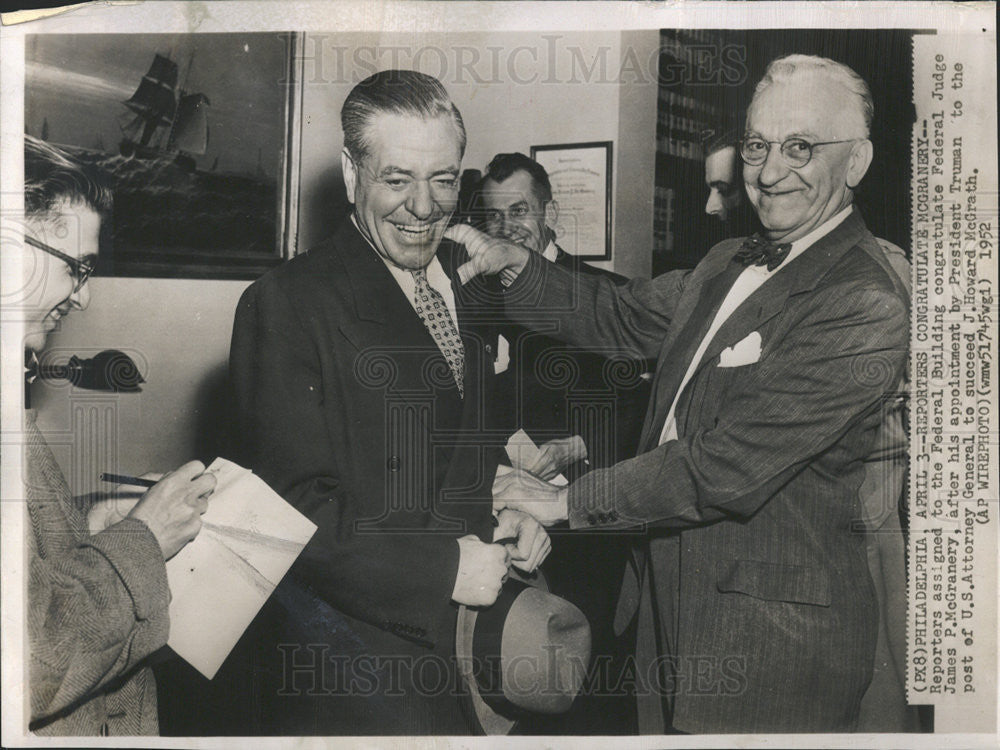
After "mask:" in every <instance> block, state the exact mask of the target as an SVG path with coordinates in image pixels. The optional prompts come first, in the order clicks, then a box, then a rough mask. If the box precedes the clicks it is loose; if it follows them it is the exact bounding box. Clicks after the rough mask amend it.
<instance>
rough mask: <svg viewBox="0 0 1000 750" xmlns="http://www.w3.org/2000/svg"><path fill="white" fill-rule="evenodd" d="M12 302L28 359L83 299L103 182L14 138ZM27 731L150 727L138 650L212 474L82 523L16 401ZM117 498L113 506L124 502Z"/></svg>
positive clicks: (173, 482) (160, 607) (177, 482)
mask: <svg viewBox="0 0 1000 750" xmlns="http://www.w3.org/2000/svg"><path fill="white" fill-rule="evenodd" d="M24 174H25V187H24V202H25V222H24V242H23V244H20V243H14V242H11V243H9V244H7V243H5V247H4V249H3V254H4V256H5V260H6V259H10V257H11V255H14V254H19V255H20V258H19V260H20V263H21V266H22V268H23V269H24V284H23V285H22V288H21V294H20V299H18V300H17V301H16V302H11V304H10V309H14V308H16V309H17V312H18V315H19V317H20V318H21V319H22V320H23V323H24V347H25V353H26V355H27V357H28V360H27V361H30V360H36V361H37V359H36V358H37V354H38V353H39V352H40V351H41V350H42V349H43V348H44V346H45V343H46V339H47V338H48V335H49V334H50V333H52V332H53V331H54V330H56V329H57V328H58V327H59V324H60V321H61V320H62V318H64V317H66V316H67V315H69V314H70V313H72V312H75V311H76V310H82V309H84V308H86V307H87V304H88V303H89V301H90V291H89V288H88V286H87V281H88V279H89V277H90V275H91V274H92V273H93V270H94V266H95V263H96V261H97V251H98V244H99V235H100V227H101V222H102V220H103V218H104V215H105V214H106V213H107V212H108V211H109V210H110V208H111V193H110V190H109V189H108V188H107V187H106V186H105V185H104V184H103V183H102V181H101V178H100V175H99V173H98V172H97V171H96V169H93V168H91V167H88V166H85V165H82V164H79V163H77V162H76V161H75V160H74V159H73V158H72V157H71V156H70V155H68V154H66V153H64V152H63V151H61V150H59V149H57V148H55V147H53V146H51V145H49V144H47V143H45V142H44V141H40V140H37V139H35V138H32V137H30V136H25V147H24ZM23 435H24V438H23V443H24V448H23V450H24V454H23V455H24V476H25V492H26V503H27V509H28V524H27V546H28V551H27V568H26V569H27V601H28V607H27V611H28V615H27V637H28V651H29V659H30V665H29V668H28V687H29V697H30V719H29V727H28V728H29V730H30V731H31V732H34V733H37V734H39V735H62V736H66V735H148V734H157V733H158V722H157V710H156V686H155V683H154V680H153V675H152V671H151V670H150V669H149V668H148V666H147V665H146V664H145V663H144V659H145V658H146V657H147V656H149V655H150V654H151V653H153V652H154V651H156V650H157V649H159V648H160V647H162V646H163V645H165V644H166V642H167V636H168V633H169V629H170V623H169V617H168V609H167V607H168V604H169V602H170V589H169V587H168V583H167V571H166V566H165V561H166V560H167V559H169V558H170V557H172V556H173V555H174V554H176V553H177V552H178V551H179V550H180V549H181V548H182V547H183V546H184V545H185V544H187V543H188V542H189V541H191V540H192V539H194V537H195V536H196V535H197V534H198V532H199V530H200V528H201V514H202V513H204V512H205V510H206V508H207V504H208V496H209V495H210V494H211V492H212V490H213V488H214V486H215V478H214V477H213V476H212V475H211V474H205V473H203V472H204V469H205V467H204V466H203V465H202V464H201V463H200V462H198V461H191V462H189V463H186V464H184V465H183V466H181V467H179V468H177V469H176V470H174V471H173V472H170V473H169V474H167V475H165V476H164V477H163V478H162V479H160V480H159V481H158V482H157V483H156V484H155V485H154V486H153V487H151V488H150V489H149V490H148V491H147V492H146V493H145V494H143V495H142V496H141V497H140V498H139V499H138V502H136V503H135V505H134V507H132V508H131V509H129V510H128V511H127V513H125V512H121V513H110V514H107V515H104V516H102V517H101V518H100V519H98V517H97V514H94V515H93V516H91V518H90V519H89V520H88V515H87V511H88V510H89V509H88V508H87V507H85V506H84V504H82V503H81V502H80V501H79V500H77V499H74V498H73V496H72V494H71V491H70V488H69V485H68V484H67V482H66V479H65V477H64V476H63V474H62V472H61V470H60V468H59V466H58V464H57V463H56V460H55V457H54V456H53V454H52V451H51V450H50V449H49V446H48V445H47V444H46V442H45V438H44V437H43V436H42V434H41V432H40V430H39V428H38V426H37V424H36V415H35V412H34V411H33V410H32V409H26V410H25V419H24V432H23ZM124 510H125V508H122V511H124Z"/></svg>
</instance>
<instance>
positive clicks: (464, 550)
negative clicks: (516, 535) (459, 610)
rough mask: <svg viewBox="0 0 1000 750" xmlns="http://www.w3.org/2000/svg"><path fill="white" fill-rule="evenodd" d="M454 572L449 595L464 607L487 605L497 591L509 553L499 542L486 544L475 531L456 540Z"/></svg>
mask: <svg viewBox="0 0 1000 750" xmlns="http://www.w3.org/2000/svg"><path fill="white" fill-rule="evenodd" d="M458 552H459V558H458V575H457V576H456V577H455V589H454V591H452V592H451V598H452V599H454V600H455V601H456V602H458V603H459V604H464V605H466V606H467V607H488V606H490V605H491V604H493V602H495V601H496V600H497V597H498V596H499V595H500V587H501V586H502V585H503V581H504V578H506V576H507V563H508V561H509V558H510V553H509V552H508V551H507V550H506V549H505V548H504V547H502V546H501V545H499V544H486V542H481V541H479V537H477V536H476V535H475V534H469V535H468V536H463V537H461V538H460V539H459V540H458Z"/></svg>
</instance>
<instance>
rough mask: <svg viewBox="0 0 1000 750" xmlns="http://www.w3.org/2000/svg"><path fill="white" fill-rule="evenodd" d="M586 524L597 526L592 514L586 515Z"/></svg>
mask: <svg viewBox="0 0 1000 750" xmlns="http://www.w3.org/2000/svg"><path fill="white" fill-rule="evenodd" d="M587 523H589V524H590V525H591V526H594V525H596V524H597V519H596V518H594V514H593V513H590V514H588V515H587Z"/></svg>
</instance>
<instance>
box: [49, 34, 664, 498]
mask: <svg viewBox="0 0 1000 750" xmlns="http://www.w3.org/2000/svg"><path fill="white" fill-rule="evenodd" d="M657 44H658V33H657V32H656V31H655V30H650V31H635V32H618V31H614V32H602V31H594V32H572V33H568V32H559V33H557V34H556V33H553V34H545V33H543V32H539V33H535V32H506V33H498V34H484V33H463V34H449V35H448V36H447V38H445V37H444V36H442V35H439V34H437V35H436V34H428V33H421V34H410V35H402V34H393V35H388V34H337V35H333V34H329V35H311V37H307V38H306V40H305V46H304V48H303V53H304V67H303V73H304V75H303V80H304V86H303V101H302V113H303V119H302V131H301V133H302V156H301V177H300V185H301V188H300V195H299V207H300V213H299V223H298V233H299V247H300V248H308V247H309V246H310V245H312V244H314V243H315V242H317V241H318V240H319V239H321V238H322V237H324V236H325V235H326V234H328V233H329V232H330V231H331V230H332V229H333V227H335V226H336V225H337V223H338V222H339V221H340V220H341V218H342V217H343V216H344V215H345V213H346V211H347V210H348V204H347V201H346V198H345V196H344V190H343V185H342V182H341V175H340V163H339V153H340V150H341V148H342V136H341V132H340V127H339V109H340V105H341V103H342V102H343V100H344V97H345V96H346V95H347V92H348V91H349V90H350V89H351V87H352V86H353V85H354V84H355V83H357V82H358V81H360V80H361V79H363V78H364V77H366V76H367V75H369V74H370V73H371V72H374V70H376V69H382V68H386V67H391V66H392V65H393V64H395V66H397V67H414V68H417V69H420V70H423V71H424V72H427V73H429V74H431V75H435V76H437V77H439V78H441V80H443V81H444V83H445V86H446V88H447V89H448V91H449V92H450V94H451V95H452V97H453V99H454V100H455V103H456V104H457V105H458V107H459V109H460V110H461V112H462V115H463V118H464V120H465V124H466V129H467V132H468V134H469V144H468V147H467V150H466V155H465V159H464V162H463V166H464V167H465V168H474V169H482V168H484V167H485V166H486V164H487V163H488V162H489V160H490V158H492V156H493V155H494V154H495V153H497V152H501V151H523V152H525V153H528V152H529V150H530V148H531V146H532V145H543V144H554V143H572V142H580V141H599V140H610V141H613V142H614V157H615V165H614V176H613V185H614V188H613V190H614V192H613V207H614V217H613V241H614V248H613V253H612V260H611V261H610V262H607V263H602V264H598V265H603V266H605V267H609V268H612V269H614V270H616V271H619V272H620V273H623V274H626V275H629V276H648V275H649V273H650V267H651V257H652V237H651V233H652V224H653V220H652V203H653V168H654V163H655V158H654V157H655V138H654V136H655V127H656V84H655V79H651V77H650V71H649V70H648V65H647V63H648V61H650V60H654V61H655V50H656V48H657ZM651 56H652V57H651ZM394 57H395V60H396V62H395V63H393V62H392V61H393V58H394ZM626 58H628V59H630V60H631V61H633V62H631V63H630V65H631V70H632V73H630V74H629V75H626V74H625V73H624V72H622V71H620V68H621V67H622V62H623V60H625V59H626ZM636 61H637V62H638V63H639V65H640V67H639V72H638V73H636V72H635V62H636ZM620 73H621V75H620ZM619 79H621V82H620V80H619ZM90 283H91V298H92V301H91V304H90V308H89V309H88V310H87V311H86V313H84V314H80V313H76V314H74V315H71V316H69V317H68V318H67V319H66V320H64V321H63V326H62V328H61V330H59V331H57V332H55V333H54V334H53V335H52V336H51V337H50V339H49V352H50V356H52V358H53V361H55V362H64V361H66V359H68V357H69V356H70V355H71V354H79V355H81V356H93V354H95V353H96V352H98V351H100V350H102V349H107V348H114V349H121V350H123V351H126V352H127V353H129V354H130V355H131V356H133V357H134V358H135V359H136V360H137V361H138V362H139V363H140V369H141V371H142V372H143V373H145V375H146V379H147V381H148V382H147V383H145V384H144V385H143V390H142V392H141V393H132V394H108V395H105V394H95V393H93V392H87V391H84V390H80V389H71V388H68V387H65V386H63V387H54V386H51V385H49V384H41V385H37V386H35V388H34V389H33V390H34V393H33V396H34V404H33V405H34V406H35V407H37V408H38V409H39V423H40V425H41V426H42V429H43V430H45V432H46V434H47V436H48V437H50V438H51V442H52V443H53V449H54V451H55V452H56V455H57V458H58V459H59V461H60V463H61V465H62V466H63V468H64V470H65V472H66V474H67V476H68V477H70V479H71V484H72V486H73V488H74V491H75V492H77V493H85V492H90V491H94V490H95V489H97V488H98V483H97V480H96V477H97V474H98V473H99V472H100V471H114V470H116V469H119V470H121V471H124V472H129V473H133V472H140V473H141V472H144V471H151V470H166V469H169V468H171V467H173V466H175V465H177V464H179V463H181V462H183V461H185V460H188V459H190V458H194V457H198V458H202V459H211V458H213V457H214V456H215V455H216V453H217V452H218V450H219V443H218V441H217V439H216V436H217V435H218V434H219V430H220V427H221V425H220V424H219V420H220V419H221V417H220V414H221V413H222V409H221V403H220V399H221V398H222V394H223V379H224V377H225V367H226V359H227V356H228V351H229V339H230V335H231V330H232V319H233V312H234V310H235V307H236V303H237V300H238V299H239V295H240V294H241V293H242V291H243V289H245V288H246V286H247V285H248V284H249V282H240V281H193V280H174V279H126V278H120V279H104V278H99V279H94V280H92V281H91V282H90ZM74 420H75V424H74ZM81 435H86V438H87V439H86V440H85V441H82V440H81V439H80V437H81ZM81 443H86V444H87V445H88V446H90V450H88V451H86V452H84V451H80V450H79V447H78V446H79V445H80V444H81ZM95 445H96V446H97V447H95Z"/></svg>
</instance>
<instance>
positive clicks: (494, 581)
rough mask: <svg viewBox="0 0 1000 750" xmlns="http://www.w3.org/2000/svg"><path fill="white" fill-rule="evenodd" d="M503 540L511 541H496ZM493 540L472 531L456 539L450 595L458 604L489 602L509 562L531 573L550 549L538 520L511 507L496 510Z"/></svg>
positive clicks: (486, 603) (499, 587)
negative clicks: (455, 566) (456, 555)
mask: <svg viewBox="0 0 1000 750" xmlns="http://www.w3.org/2000/svg"><path fill="white" fill-rule="evenodd" d="M502 540H513V541H507V542H506V543H504V544H497V543H496V542H500V541H502ZM493 542H494V543H493V544H486V543H485V542H482V541H480V540H479V538H478V537H477V536H475V535H473V534H470V535H469V536H463V537H462V538H460V539H459V540H458V549H459V560H458V575H457V576H456V578H455V588H454V591H452V595H451V598H452V599H454V600H455V601H456V602H458V603H459V604H465V605H466V606H469V607H488V606H490V605H491V604H493V602H495V601H496V599H497V596H499V595H500V589H501V588H502V587H503V582H504V581H505V580H507V568H508V566H510V565H513V566H514V567H515V568H518V569H519V570H523V571H524V572H526V573H531V572H533V571H534V570H535V568H537V567H538V566H539V565H541V564H542V561H544V560H545V558H546V557H547V556H548V554H549V552H551V551H552V542H551V541H550V540H549V535H548V533H547V532H546V531H545V529H543V528H542V526H541V524H539V523H538V521H536V520H535V519H534V518H532V517H531V516H530V515H528V514H527V513H522V512H520V511H516V510H510V509H507V510H502V511H500V513H498V514H497V527H496V529H494V531H493Z"/></svg>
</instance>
